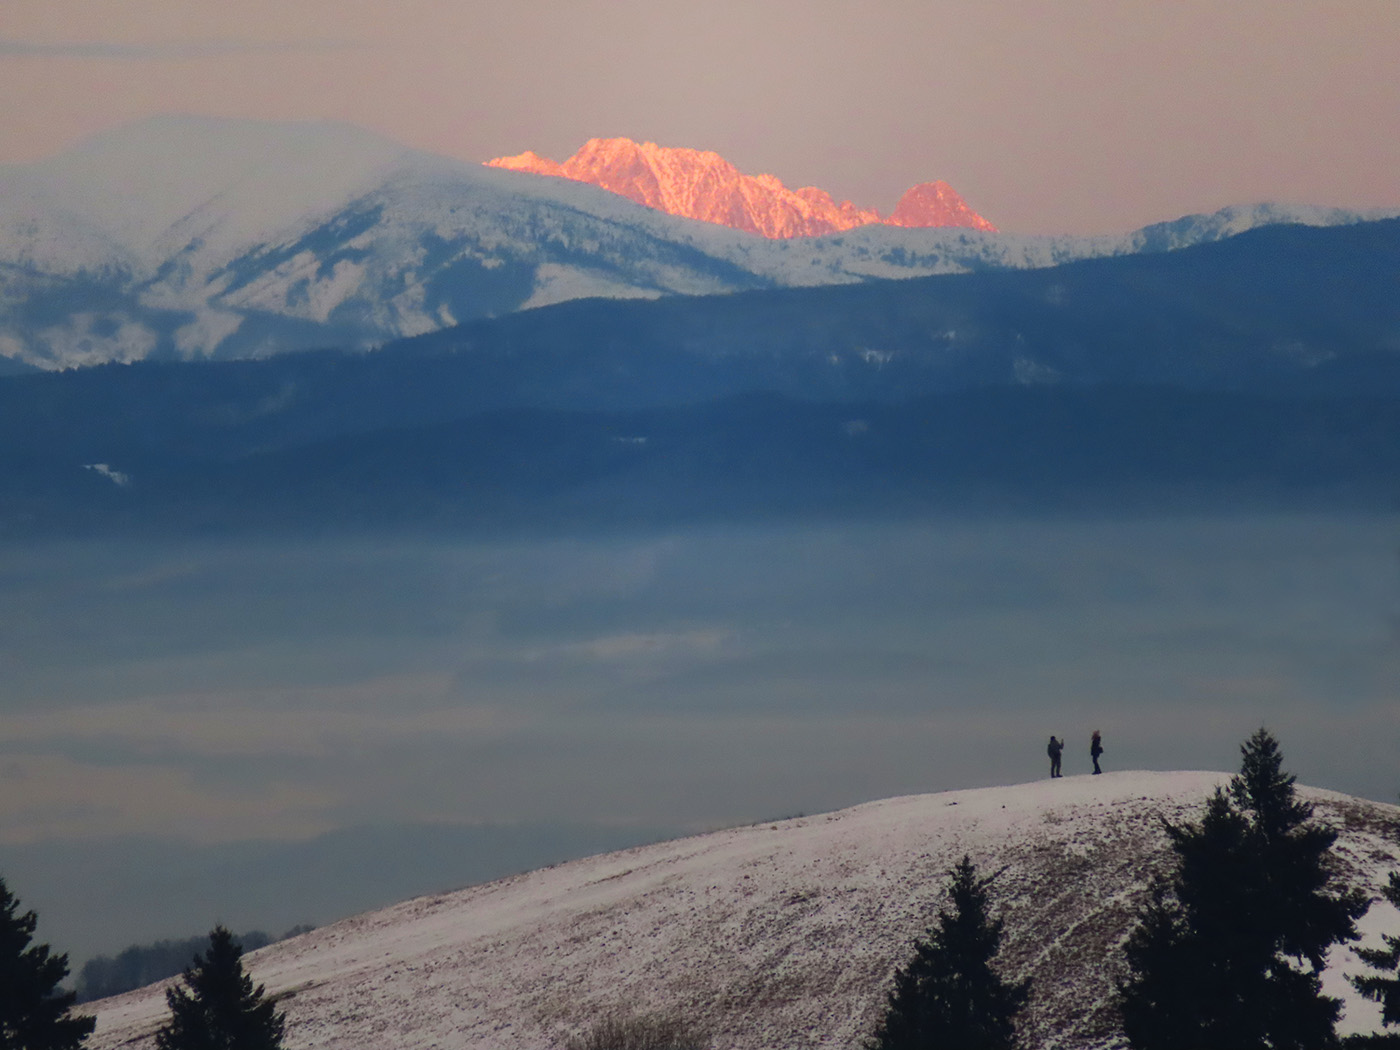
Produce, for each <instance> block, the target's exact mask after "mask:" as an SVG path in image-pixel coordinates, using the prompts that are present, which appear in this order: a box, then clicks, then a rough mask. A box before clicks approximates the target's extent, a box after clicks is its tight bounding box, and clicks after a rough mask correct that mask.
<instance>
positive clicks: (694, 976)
mask: <svg viewBox="0 0 1400 1050" xmlns="http://www.w3.org/2000/svg"><path fill="white" fill-rule="evenodd" d="M1226 780H1228V776H1227V775H1226V774H1223V773H1209V772H1183V773H1145V772H1129V773H1110V774H1106V775H1104V776H1101V777H1092V776H1082V777H1067V778H1064V779H1061V780H1057V781H1053V782H1052V781H1041V782H1037V783H1031V784H1022V785H1016V786H1010V787H999V788H982V789H976V790H968V791H955V792H946V793H943V794H935V795H918V796H910V797H906V798H895V799H888V800H885V801H881V802H872V803H869V804H866V805H863V806H857V807H854V808H852V809H847V810H842V811H839V812H835V813H827V814H820V815H817V816H811V817H797V818H794V819H788V820H781V821H776V822H773V823H765V824H757V825H752V826H749V827H743V828H735V829H730V830H726V831H719V832H714V833H711V834H707V835H700V836H696V837H693V838H688V839H681V840H677V841H674V842H665V843H659V844H656V845H652V846H645V847H640V848H637V849H632V850H626V851H624V852H620V853H612V854H607V855H604V856H599V857H591V858H587V859H585V860H579V861H574V862H571V863H568V864H562V865H558V866H556V867H552V868H546V869H543V870H540V871H535V872H530V873H528V874H524V875H519V876H516V877H514V878H509V879H504V880H501V881H499V882H493V883H489V884H486V885H483V886H475V887H471V888H468V889H464V890H459V891H456V892H453V893H445V894H442V895H440V896H432V897H421V898H418V899H415V900H410V901H406V902H404V903H402V904H399V905H396V906H394V907H391V908H387V909H384V910H383V911H378V912H372V913H369V914H366V915H361V916H357V917H355V918H352V919H347V920H345V921H343V922H340V923H337V924H335V925H333V926H328V927H325V928H323V929H319V930H315V931H313V932H311V933H309V934H306V935H303V936H301V937H298V938H295V939H293V940H290V941H285V942H282V943H280V944H276V945H273V946H270V947H268V948H266V949H263V950H262V951H259V952H256V953H254V954H253V955H251V956H250V957H249V964H248V965H249V969H250V970H251V972H252V974H253V976H254V978H255V979H256V980H258V981H261V982H265V983H266V985H267V989H268V992H269V993H271V994H273V995H277V996H280V997H282V1006H283V1008H285V1010H286V1012H287V1018H288V1029H287V1040H286V1043H287V1046H288V1047H289V1048H296V1050H300V1048H311V1047H318V1048H319V1047H327V1048H346V1050H349V1048H352V1047H366V1046H374V1047H380V1048H386V1050H389V1048H399V1047H404V1048H407V1047H431V1046H437V1047H474V1048H483V1050H490V1048H496V1047H500V1048H506V1047H512V1048H524V1050H533V1048H539V1050H544V1048H547V1047H554V1046H558V1045H560V1044H561V1043H562V1041H563V1039H564V1038H566V1037H567V1035H568V1034H569V1033H572V1032H577V1031H581V1030H584V1029H587V1028H588V1027H589V1026H590V1025H591V1024H592V1023H593V1022H594V1021H595V1020H597V1019H598V1018H599V1017H601V1016H602V1015H604V1014H606V1013H608V1012H610V1011H616V1010H631V1011H639V1012H650V1011H673V1012H675V1013H678V1014H679V1015H681V1016H683V1017H685V1018H687V1019H689V1020H691V1021H693V1022H696V1023H698V1024H700V1025H702V1026H705V1027H707V1028H708V1029H709V1030H710V1031H711V1032H712V1033H713V1034H714V1037H715V1039H714V1045H715V1046H717V1047H736V1048H754V1050H757V1048H760V1047H764V1048H775V1047H783V1048H797V1047H831V1048H836V1047H842V1048H847V1047H851V1046H854V1045H857V1044H858V1042H859V1040H860V1038H861V1037H862V1036H863V1035H864V1034H865V1033H867V1032H868V1031H869V1030H870V1029H871V1027H872V1026H873V1024H874V1023H875V1021H876V1019H877V1017H878V1015H879V1012H880V1009H881V1005H882V1003H883V997H884V990H885V988H886V987H887V985H888V982H889V980H890V977H891V975H892V973H893V971H894V968H895V967H896V966H897V965H899V964H900V963H902V962H903V961H904V960H905V958H906V957H907V955H908V952H909V947H910V942H911V940H912V939H913V938H914V937H916V936H918V935H920V934H921V933H922V932H923V930H924V929H925V927H926V926H927V924H928V922H929V920H930V918H931V916H932V914H933V912H934V911H935V910H936V908H937V907H938V906H939V904H940V903H941V899H942V888H943V885H944V883H945V882H946V876H947V872H948V869H949V868H950V867H951V866H952V865H953V864H954V863H955V862H956V861H957V860H958V859H959V858H961V856H962V855H963V854H964V853H967V854H970V855H971V857H972V859H973V861H974V862H975V863H976V864H977V865H978V866H979V868H981V869H982V870H984V871H988V872H991V871H996V870H998V869H1004V870H1003V871H1002V873H1001V875H1000V877H999V878H998V879H997V881H996V883H995V895H994V896H995V903H996V910H997V911H998V912H999V913H1000V914H1001V915H1002V916H1003V917H1004V918H1005V920H1006V942H1005V951H1004V956H1003V961H1004V965H1005V967H1006V968H1007V970H1008V971H1010V972H1011V973H1013V974H1015V975H1017V976H1030V977H1032V978H1033V979H1034V981H1035V985H1034V989H1033V994H1032V999H1031V1003H1030V1007H1029V1011H1028V1017H1027V1030H1026V1035H1027V1037H1028V1038H1027V1045H1028V1046H1032V1047H1045V1048H1051V1047H1053V1048H1081V1047H1108V1046H1113V1045H1115V1044H1116V1043H1117V1042H1118V1040H1117V1039H1116V1031H1115V1026H1114V1021H1113V1016H1112V1007H1111V997H1112V988H1113V981H1114V979H1115V978H1116V977H1117V976H1118V974H1119V973H1120V966H1121V963H1120V961H1119V957H1118V953H1117V948H1118V947H1119V945H1120V944H1121V942H1122V940H1123V938H1124V936H1125V934H1126V932H1127V930H1128V929H1129V927H1130V925H1131V923H1132V920H1133V916H1134V913H1135V910H1136V908H1137V907H1138V906H1139V904H1140V903H1141V902H1142V900H1143V898H1144V895H1145V892H1146V887H1147V885H1148V882H1149V880H1150V879H1151V877H1152V875H1153V873H1154V872H1155V871H1157V870H1160V868H1161V866H1162V864H1163V862H1164V861H1165V858H1166V844H1165V841H1164V836H1163V835H1162V832H1161V826H1160V822H1159V819H1158V818H1159V817H1165V818H1167V819H1169V820H1189V819H1193V818H1194V817H1195V815H1196V814H1197V813H1198V811H1199V809H1200V807H1201V805H1202V803H1203V802H1204V799H1205V798H1206V796H1207V795H1208V794H1209V793H1210V791H1211V790H1212V789H1213V788H1214V786H1215V785H1216V784H1220V783H1224V782H1225V781H1226ZM1301 794H1302V795H1303V797H1304V798H1306V799H1307V800H1308V801H1311V802H1313V803H1314V804H1315V805H1316V806H1317V816H1318V818H1319V819H1321V820H1324V821H1327V822H1328V823H1331V824H1333V825H1335V826H1337V827H1338V828H1340V829H1341V831H1342V835H1341V839H1340V841H1339V844H1338V850H1337V853H1338V855H1339V858H1340V860H1341V863H1342V866H1343V867H1344V869H1345V872H1346V875H1347V876H1348V878H1350V879H1351V880H1353V881H1354V882H1355V883H1356V884H1358V885H1361V886H1364V887H1365V888H1366V889H1367V890H1368V891H1370V892H1372V893H1374V892H1375V891H1376V889H1377V888H1378V886H1379V885H1380V884H1381V883H1382V882H1383V880H1384V877H1385V874H1386V873H1387V872H1388V871H1390V870H1392V869H1393V868H1395V867H1396V866H1397V864H1400V808H1397V807H1394V806H1387V805H1382V804H1379V803H1373V802H1367V801H1363V800H1360V799H1356V798H1352V797H1349V796H1346V795H1340V794H1336V793H1333V792H1324V791H1317V790H1313V789H1301ZM1397 927H1400V916H1397V915H1396V914H1395V912H1394V909H1392V908H1389V906H1386V905H1376V906H1375V907H1374V908H1373V909H1372V913H1371V914H1370V915H1368V916H1367V917H1366V919H1364V920H1363V923H1362V928H1363V930H1365V931H1368V936H1369V937H1374V936H1375V935H1376V934H1377V933H1378V932H1380V931H1382V930H1389V931H1392V932H1393V931H1395V930H1396V929H1397ZM1360 969H1361V967H1360V966H1359V964H1357V963H1356V961H1355V959H1354V957H1353V956H1352V955H1351V952H1350V951H1341V952H1337V953H1334V958H1333V960H1332V967H1331V969H1330V970H1329V975H1328V989H1329V991H1330V992H1331V993H1332V994H1338V995H1344V994H1345V993H1346V991H1347V988H1346V986H1345V983H1344V981H1343V980H1342V976H1341V975H1342V974H1343V973H1348V972H1353V973H1354V972H1358V971H1359V970H1360ZM1368 1006H1369V1004H1365V1003H1359V1002H1357V1001H1356V999H1355V996H1350V997H1349V998H1348V1014H1347V1016H1346V1017H1345V1018H1344V1021H1343V1026H1344V1029H1345V1030H1370V1029H1372V1028H1373V1027H1374V1026H1375V1024H1376V1018H1375V1015H1374V1014H1373V1013H1371V1012H1368V1010H1367V1007H1368ZM94 1009H95V1011H96V1014H97V1019H98V1024H97V1031H96V1033H95V1035H94V1037H93V1039H92V1040H91V1042H90V1044H89V1045H90V1046H91V1047H93V1048H95V1050H104V1048H115V1047H118V1046H123V1047H125V1046H130V1047H146V1046H151V1045H153V1042H154V1041H153V1033H154V1031H155V1028H156V1027H157V1026H158V1025H159V1024H160V1023H161V1022H162V1020H163V1019H164V1017H165V1001H164V996H163V990H162V988H161V987H160V986H153V987H151V988H148V989H143V990H141V991H137V992H132V993H130V994H128V995H125V996H120V997H117V998H113V999H110V1000H106V1001H104V1002H101V1003H97V1004H94Z"/></svg>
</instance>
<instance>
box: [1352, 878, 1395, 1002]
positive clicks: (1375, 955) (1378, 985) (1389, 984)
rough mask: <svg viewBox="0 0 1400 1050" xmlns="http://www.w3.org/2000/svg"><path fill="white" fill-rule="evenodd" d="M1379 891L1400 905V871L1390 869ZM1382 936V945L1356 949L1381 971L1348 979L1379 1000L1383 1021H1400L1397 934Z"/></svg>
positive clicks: (1368, 997)
mask: <svg viewBox="0 0 1400 1050" xmlns="http://www.w3.org/2000/svg"><path fill="white" fill-rule="evenodd" d="M1381 895H1382V896H1384V897H1385V899H1386V900H1388V901H1389V902H1390V903H1391V904H1393V905H1395V907H1397V908H1400V872H1391V873H1390V882H1389V883H1387V884H1386V887H1385V889H1383V890H1381ZM1382 940H1383V942H1384V944H1385V947H1384V948H1357V949H1356V954H1357V955H1358V956H1359V957H1360V958H1361V961H1362V962H1364V963H1366V964H1368V965H1369V966H1371V967H1372V968H1373V969H1376V970H1380V971H1382V972H1381V973H1379V974H1366V975H1364V976H1361V977H1349V978H1347V979H1348V980H1349V981H1351V983H1352V985H1353V986H1354V987H1355V988H1356V990H1357V991H1358V992H1360V993H1361V994H1362V995H1364V996H1365V997H1366V998H1367V999H1372V1000H1374V1001H1375V1002H1378V1003H1380V1004H1381V1022H1382V1023H1383V1024H1385V1025H1386V1026H1390V1025H1400V937H1396V936H1392V935H1390V934H1385V935H1384V936H1383V938H1382Z"/></svg>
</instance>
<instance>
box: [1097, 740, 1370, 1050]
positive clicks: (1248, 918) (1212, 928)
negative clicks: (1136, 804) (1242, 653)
mask: <svg viewBox="0 0 1400 1050" xmlns="http://www.w3.org/2000/svg"><path fill="white" fill-rule="evenodd" d="M1240 750H1241V752H1242V754H1243V762H1242V764H1241V768H1240V773H1239V775H1238V776H1236V777H1234V778H1233V779H1232V780H1231V781H1230V786H1229V792H1228V794H1227V793H1226V792H1224V791H1220V790H1218V789H1217V791H1216V793H1215V795H1214V796H1213V797H1212V798H1211V799H1210V801H1209V803H1208V804H1207V806H1206V813H1205V816H1204V817H1203V818H1202V820H1201V822H1200V823H1199V824H1195V825H1185V826H1182V827H1177V826H1175V825H1172V824H1167V825H1166V830H1167V836H1168V838H1169V840H1170V842H1171V847H1172V850H1173V852H1174V853H1175V854H1176V861H1177V865H1176V870H1175V872H1174V873H1173V875H1172V876H1171V878H1170V879H1169V880H1167V881H1166V882H1165V883H1164V884H1162V885H1161V886H1159V887H1158V888H1157V890H1156V891H1155V893H1154V896H1153V900H1152V902H1151V903H1150V904H1149V905H1148V906H1147V908H1146V909H1145V910H1144V913H1143V915H1142V919H1141V922H1140V924H1139V926H1138V927H1137V929H1136V930H1135V931H1134V932H1133V933H1132V934H1131V935H1130V937H1129V939H1128V943H1127V946H1126V950H1125V954H1126V956H1127V961H1128V968H1129V977H1128V979H1127V980H1126V981H1124V982H1123V983H1122V984H1121V985H1120V987H1119V992H1120V1007H1121V1012H1122V1017H1123V1027H1124V1031H1125V1033H1126V1034H1127V1036H1128V1040H1129V1042H1130V1044H1131V1045H1132V1046H1133V1047H1135V1048H1137V1050H1326V1048H1328V1047H1334V1046H1336V1045H1337V1036H1336V1032H1335V1027H1336V1021H1337V1017H1338V1015H1339V1013H1340V1010H1341V1004H1340V1003H1339V1002H1338V1001H1337V1000H1335V999H1331V998H1329V997H1327V996H1324V995H1323V994H1322V984H1321V970H1322V967H1323V964H1324V962H1325V957H1326V953H1327V949H1328V948H1329V947H1330V946H1331V945H1333V944H1338V943H1341V942H1344V941H1349V940H1355V939H1356V936H1357V934H1356V922H1355V920H1356V919H1357V918H1359V917H1360V916H1361V915H1362V914H1363V913H1364V912H1365V910H1366V907H1367V904H1368V902H1367V900H1366V898H1365V896H1364V895H1363V894H1361V893H1359V892H1357V891H1355V890H1352V889H1348V888H1345V887H1340V888H1339V887H1335V886H1334V885H1333V877H1332V873H1331V870H1330V866H1329V862H1328V856H1329V853H1330V851H1331V848H1332V845H1333V843H1334V842H1335V841H1336V839H1337V833H1336V832H1335V831H1332V830H1331V829H1330V828H1327V827H1324V826H1322V825H1320V824H1316V823H1313V822H1312V816H1313V809H1312V806H1310V805H1309V804H1307V803H1305V802H1303V801H1301V800H1299V799H1298V797H1297V794H1296V792H1295V790H1294V786H1293V783H1294V778H1293V777H1292V776H1291V775H1288V774H1285V773H1284V772H1283V769H1282V760H1283V756H1282V753H1281V752H1280V750H1279V747H1278V742H1277V741H1276V740H1275V739H1274V738H1273V737H1272V736H1271V735H1270V734H1269V733H1268V731H1267V730H1264V729H1260V730H1259V731H1258V732H1257V733H1255V734H1254V735H1253V736H1252V737H1250V739H1249V740H1248V741H1246V742H1245V744H1244V745H1243V746H1242V747H1241V748H1240Z"/></svg>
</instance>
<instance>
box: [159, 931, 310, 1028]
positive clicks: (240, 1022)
mask: <svg viewBox="0 0 1400 1050" xmlns="http://www.w3.org/2000/svg"><path fill="white" fill-rule="evenodd" d="M242 955H243V949H242V947H241V946H240V945H239V944H238V943H237V942H236V941H235V940H234V939H233V934H231V933H229V931H228V930H226V929H225V928H224V927H223V926H216V927H214V929H213V931H212V932H211V933H210V934H209V950H208V951H207V952H206V953H205V954H204V955H202V956H196V957H195V960H194V963H193V965H191V966H190V967H188V968H187V969H186V970H185V974H184V978H183V980H184V983H185V985H186V986H188V988H189V991H186V990H185V989H184V988H181V987H180V986H179V985H178V984H177V985H173V986H172V987H171V988H170V989H169V990H168V991H167V992H166V993H165V1001H166V1002H167V1003H168V1004H169V1006H170V1020H169V1021H167V1022H166V1023H165V1025H164V1027H162V1028H161V1029H160V1031H158V1032H157V1033H156V1047H157V1050H280V1048H281V1046H282V1029H283V1026H284V1024H285V1020H286V1019H285V1017H284V1016H283V1015H282V1014H279V1013H276V1012H274V1010H273V1004H272V1003H271V1002H270V1001H268V1000H265V999H264V998H263V987H262V985H258V987H256V988H254V987H253V979H252V978H251V977H249V976H248V975H247V974H245V973H244V972H243V963H242V962H241V961H240V960H241V957H242Z"/></svg>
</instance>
